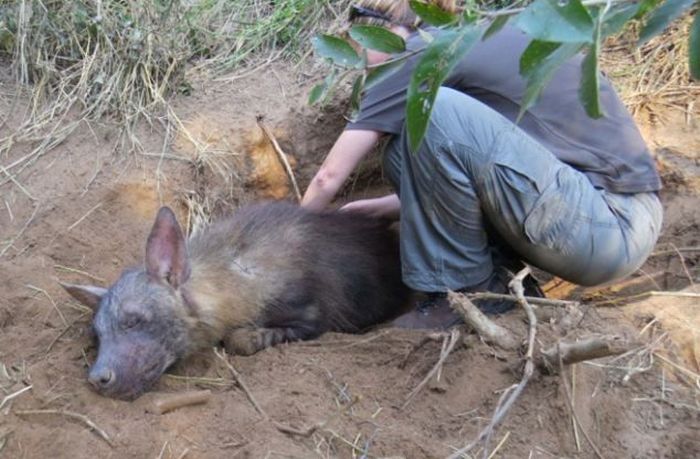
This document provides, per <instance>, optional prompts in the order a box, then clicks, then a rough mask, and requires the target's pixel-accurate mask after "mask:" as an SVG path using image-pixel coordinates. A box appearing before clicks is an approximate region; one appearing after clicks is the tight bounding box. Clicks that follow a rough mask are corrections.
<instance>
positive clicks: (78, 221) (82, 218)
mask: <svg viewBox="0 0 700 459" xmlns="http://www.w3.org/2000/svg"><path fill="white" fill-rule="evenodd" d="M101 206H102V203H101V202H98V203H97V204H96V205H94V206H93V207H92V208H91V209H90V210H88V211H87V212H85V215H83V216H82V217H80V218H79V219H78V220H77V221H76V222H75V223H73V224H72V225H70V226H69V227H68V229H67V230H66V231H70V230H72V229H73V228H75V227H76V226H78V225H79V224H80V222H82V221H83V220H85V219H86V218H87V217H88V216H89V215H90V214H91V213H93V212H94V211H96V210H97V209H99V208H100V207H101Z"/></svg>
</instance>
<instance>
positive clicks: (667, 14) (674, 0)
mask: <svg viewBox="0 0 700 459" xmlns="http://www.w3.org/2000/svg"><path fill="white" fill-rule="evenodd" d="M693 2H695V0H666V2H665V3H664V4H663V5H661V6H660V7H658V8H657V9H655V10H654V11H652V12H651V13H650V14H649V18H648V19H647V22H646V23H645V24H644V27H642V30H641V32H639V41H638V42H637V45H641V44H643V43H645V42H647V41H649V40H651V39H652V38H654V37H655V36H656V35H658V34H660V33H661V32H663V31H664V29H665V28H666V26H668V25H669V24H670V23H671V22H672V21H674V20H675V19H677V18H678V17H679V16H680V15H681V14H683V12H684V11H685V10H687V9H688V8H690V7H691V6H692V5H693Z"/></svg>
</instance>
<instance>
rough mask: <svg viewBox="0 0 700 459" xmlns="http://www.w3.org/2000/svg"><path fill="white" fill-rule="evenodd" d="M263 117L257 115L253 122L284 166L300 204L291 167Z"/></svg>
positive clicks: (297, 187)
mask: <svg viewBox="0 0 700 459" xmlns="http://www.w3.org/2000/svg"><path fill="white" fill-rule="evenodd" d="M263 118H264V117H263V116H262V115H258V116H256V117H255V121H257V123H258V126H259V127H260V129H262V131H263V133H264V134H265V136H266V137H267V139H268V140H269V141H270V143H271V144H272V148H273V149H274V150H275V153H277V157H278V159H279V160H280V162H281V163H282V165H283V166H284V170H285V171H286V172H287V177H289V180H290V181H291V182H292V186H293V187H294V194H295V195H296V197H297V201H299V202H301V193H300V192H299V186H298V185H297V180H296V178H295V177H294V172H293V171H292V166H290V165H289V161H288V160H287V155H286V154H285V153H284V151H282V148H281V147H280V144H279V143H278V142H277V139H275V136H274V135H272V132H271V131H270V129H268V127H267V126H265V123H263Z"/></svg>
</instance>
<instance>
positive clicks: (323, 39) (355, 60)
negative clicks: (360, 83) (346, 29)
mask: <svg viewBox="0 0 700 459" xmlns="http://www.w3.org/2000/svg"><path fill="white" fill-rule="evenodd" d="M312 42H313V45H314V49H315V50H316V52H317V53H318V54H319V55H320V56H321V57H324V58H326V59H330V60H331V62H333V63H334V64H336V65H340V66H342V67H355V66H356V65H358V64H359V63H360V56H358V55H357V53H356V52H355V50H354V49H352V46H350V44H349V43H348V42H347V41H345V40H343V39H342V38H338V37H336V36H333V35H326V34H319V35H316V36H315V37H314V38H313V40H312Z"/></svg>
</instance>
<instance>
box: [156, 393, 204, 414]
mask: <svg viewBox="0 0 700 459" xmlns="http://www.w3.org/2000/svg"><path fill="white" fill-rule="evenodd" d="M210 398H211V391H210V390H209V389H205V390H197V391H191V392H183V393H181V394H174V395H167V396H164V397H159V398H157V399H155V400H153V404H152V407H151V408H150V409H149V411H152V412H153V413H156V414H165V413H167V412H168V411H172V410H176V409H178V408H182V407H183V406H190V405H198V404H200V403H207V402H208V401H209V399H210Z"/></svg>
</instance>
